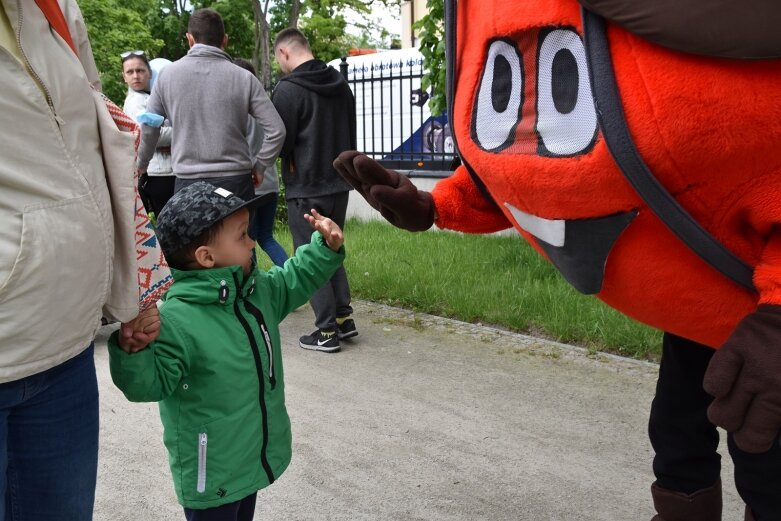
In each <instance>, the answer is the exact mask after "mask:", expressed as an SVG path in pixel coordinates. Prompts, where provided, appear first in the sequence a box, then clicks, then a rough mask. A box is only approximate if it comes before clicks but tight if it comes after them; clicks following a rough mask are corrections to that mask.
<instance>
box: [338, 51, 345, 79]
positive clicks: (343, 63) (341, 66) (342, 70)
mask: <svg viewBox="0 0 781 521" xmlns="http://www.w3.org/2000/svg"><path fill="white" fill-rule="evenodd" d="M339 72H341V73H342V76H343V77H344V79H345V80H346V79H347V56H342V61H341V63H340V64H339Z"/></svg>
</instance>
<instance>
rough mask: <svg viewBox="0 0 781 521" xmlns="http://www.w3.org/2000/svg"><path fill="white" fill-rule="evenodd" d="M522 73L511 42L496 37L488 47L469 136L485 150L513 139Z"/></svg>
mask: <svg viewBox="0 0 781 521" xmlns="http://www.w3.org/2000/svg"><path fill="white" fill-rule="evenodd" d="M522 97H523V72H522V68H521V58H520V56H519V55H518V51H517V50H516V49H515V46H514V45H511V44H509V43H508V42H506V41H503V40H497V41H495V42H493V43H492V44H491V46H490V47H489V48H488V58H487V59H486V62H485V69H483V77H482V78H481V79H480V90H479V91H478V93H477V98H476V100H475V110H474V111H473V113H472V114H473V118H474V120H473V121H472V138H473V139H474V140H475V142H476V143H477V144H478V145H480V147H482V148H483V149H485V150H490V151H497V150H501V149H503V148H505V147H506V146H508V145H509V144H511V143H512V142H513V140H514V139H515V127H517V126H518V122H519V121H520V119H521V104H522V101H523V100H522Z"/></svg>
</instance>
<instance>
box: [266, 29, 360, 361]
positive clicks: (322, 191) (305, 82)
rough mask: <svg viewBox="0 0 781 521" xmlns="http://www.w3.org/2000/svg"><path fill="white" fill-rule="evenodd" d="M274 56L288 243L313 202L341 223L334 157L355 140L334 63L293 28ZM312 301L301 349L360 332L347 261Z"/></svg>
mask: <svg viewBox="0 0 781 521" xmlns="http://www.w3.org/2000/svg"><path fill="white" fill-rule="evenodd" d="M274 57H275V58H276V60H277V62H278V63H279V67H280V69H281V70H282V72H283V74H285V76H283V77H282V79H281V80H280V81H279V83H278V84H277V87H276V89H274V93H273V95H272V97H271V100H272V102H273V103H274V106H275V107H276V109H277V112H279V115H280V116H281V117H282V121H284V123H285V129H286V137H285V143H284V145H283V146H282V152H281V153H280V156H281V157H282V180H283V181H284V183H285V200H286V201H287V207H288V215H289V219H288V221H289V225H290V232H291V235H292V236H293V247H294V248H298V246H299V245H301V244H307V243H309V238H310V235H311V234H312V230H311V228H309V227H308V224H307V222H306V221H305V220H304V218H303V215H304V214H305V213H309V212H310V210H311V209H312V208H314V209H316V210H317V211H318V212H319V213H320V214H321V215H324V216H325V217H329V218H331V219H332V220H333V221H334V222H336V223H337V224H338V225H339V227H341V228H342V229H344V220H345V216H346V214H347V201H348V198H349V195H350V192H349V191H350V190H352V187H351V186H350V185H349V184H348V183H347V182H346V181H345V180H344V179H342V177H341V176H340V175H339V173H338V172H337V171H336V169H335V168H334V167H333V161H334V159H336V156H338V155H339V154H340V153H341V152H344V151H345V150H354V149H355V148H356V138H355V98H354V97H353V94H352V91H351V90H350V86H349V85H348V84H347V81H345V79H344V78H343V77H342V75H341V74H339V72H337V71H336V69H334V68H333V67H328V66H327V65H326V64H325V63H323V62H322V61H320V60H317V59H315V57H314V56H313V55H312V50H311V48H310V47H309V42H308V41H307V39H306V37H305V36H304V35H303V34H302V33H301V31H299V30H298V29H293V28H290V29H285V30H283V31H281V32H280V33H279V34H278V35H277V39H276V41H275V42H274ZM310 304H311V305H312V309H313V310H314V312H315V326H316V327H317V330H316V331H315V332H314V333H312V334H311V335H305V336H302V337H301V338H300V340H299V345H300V346H301V347H303V348H304V349H312V350H315V351H324V352H335V351H338V350H339V349H340V346H339V340H344V339H346V338H351V337H354V336H356V335H357V334H358V331H357V329H356V328H355V322H354V321H353V319H352V318H351V315H352V312H353V309H352V307H351V306H350V286H349V284H348V282H347V273H346V272H345V270H344V267H340V268H339V269H338V270H337V272H336V273H335V274H334V275H333V277H331V279H330V280H329V281H328V282H327V283H326V284H325V286H323V287H322V288H320V290H318V291H317V292H316V293H315V294H314V295H313V296H312V298H311V300H310Z"/></svg>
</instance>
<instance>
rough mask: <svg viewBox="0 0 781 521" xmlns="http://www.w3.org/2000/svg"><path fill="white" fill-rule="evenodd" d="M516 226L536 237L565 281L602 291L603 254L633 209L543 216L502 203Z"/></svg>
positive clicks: (587, 290)
mask: <svg viewBox="0 0 781 521" xmlns="http://www.w3.org/2000/svg"><path fill="white" fill-rule="evenodd" d="M504 205H505V206H506V207H507V209H508V210H510V213H511V214H512V216H513V218H514V219H515V222H516V224H517V225H518V227H520V228H522V229H524V230H526V231H527V232H528V233H530V234H531V235H533V236H534V237H535V239H537V244H539V245H540V248H542V249H543V251H545V254H546V255H547V256H548V259H550V261H551V262H552V263H553V265H554V266H556V268H557V269H558V270H559V271H560V272H561V274H562V275H563V276H564V278H565V279H567V282H569V283H570V284H572V286H574V288H575V289H577V290H578V291H580V292H581V293H584V294H586V295H593V294H596V293H599V292H600V291H601V290H602V282H603V280H604V275H605V265H606V264H607V257H608V255H609V254H610V250H611V249H612V248H613V244H614V243H615V242H616V239H618V236H619V235H621V233H622V232H623V231H624V230H625V229H626V227H627V226H629V223H630V222H632V219H634V218H635V217H636V216H637V210H632V211H631V212H624V213H617V214H613V215H608V216H606V217H597V218H594V219H573V220H564V219H544V218H542V217H537V216H536V215H531V214H528V213H526V212H523V211H521V210H519V209H518V208H516V207H515V206H513V205H511V204H510V203H504Z"/></svg>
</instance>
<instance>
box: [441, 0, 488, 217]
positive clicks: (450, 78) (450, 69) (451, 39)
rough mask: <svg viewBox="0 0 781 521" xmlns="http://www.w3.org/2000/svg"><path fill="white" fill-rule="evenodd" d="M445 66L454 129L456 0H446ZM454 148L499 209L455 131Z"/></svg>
mask: <svg viewBox="0 0 781 521" xmlns="http://www.w3.org/2000/svg"><path fill="white" fill-rule="evenodd" d="M445 64H446V66H447V69H446V71H445V92H447V119H448V121H450V127H451V128H453V114H454V112H453V105H454V104H455V99H456V0H445ZM452 135H453V146H454V148H455V150H456V154H458V156H459V157H460V158H461V163H462V164H463V165H464V168H466V171H467V172H469V177H471V178H472V182H474V183H475V186H477V189H478V190H479V191H480V193H481V194H482V196H483V197H485V199H486V200H487V201H489V202H490V203H491V204H492V205H493V206H494V207H496V208H499V205H498V204H496V201H494V198H493V197H491V194H490V193H488V188H486V186H485V183H483V180H482V179H480V178H479V177H478V176H477V173H476V172H475V171H474V169H473V168H472V166H471V165H470V164H469V163H467V162H466V160H465V159H464V157H463V156H462V155H461V152H460V151H459V149H458V140H457V139H456V132H455V130H453V132H452Z"/></svg>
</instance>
